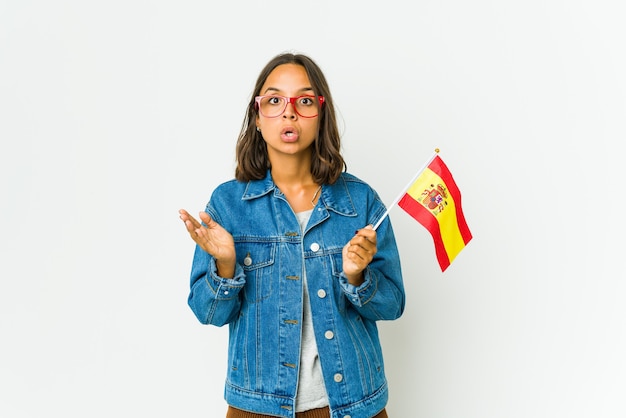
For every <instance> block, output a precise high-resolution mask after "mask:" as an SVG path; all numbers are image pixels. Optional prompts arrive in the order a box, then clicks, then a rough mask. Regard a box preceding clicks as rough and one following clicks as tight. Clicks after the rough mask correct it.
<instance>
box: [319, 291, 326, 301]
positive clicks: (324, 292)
mask: <svg viewBox="0 0 626 418" xmlns="http://www.w3.org/2000/svg"><path fill="white" fill-rule="evenodd" d="M317 297H319V298H320V299H324V298H325V297H326V291H325V290H324V289H320V290H318V291H317Z"/></svg>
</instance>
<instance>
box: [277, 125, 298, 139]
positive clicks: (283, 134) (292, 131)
mask: <svg viewBox="0 0 626 418" xmlns="http://www.w3.org/2000/svg"><path fill="white" fill-rule="evenodd" d="M299 137H300V134H299V133H298V131H297V130H296V128H293V127H291V126H286V127H284V128H283V129H282V130H281V131H280V139H282V140H283V141H284V142H296V141H297V140H298V138H299Z"/></svg>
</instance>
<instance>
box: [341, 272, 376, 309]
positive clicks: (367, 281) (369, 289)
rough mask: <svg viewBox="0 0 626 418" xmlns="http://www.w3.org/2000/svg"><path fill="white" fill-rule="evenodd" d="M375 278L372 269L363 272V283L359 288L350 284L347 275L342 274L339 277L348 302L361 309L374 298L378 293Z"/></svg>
mask: <svg viewBox="0 0 626 418" xmlns="http://www.w3.org/2000/svg"><path fill="white" fill-rule="evenodd" d="M375 280H376V279H375V277H374V276H373V275H372V273H371V271H370V268H369V267H367V268H366V269H365V270H363V283H361V284H360V285H358V286H355V285H353V284H350V282H348V278H347V277H346V275H345V274H344V273H343V272H341V274H340V275H339V285H340V287H341V290H343V293H344V294H345V295H346V297H347V298H348V300H349V301H350V302H351V303H352V304H353V305H355V306H358V307H361V306H363V305H364V304H366V303H367V302H368V301H369V300H370V299H372V298H373V297H374V293H376V283H375Z"/></svg>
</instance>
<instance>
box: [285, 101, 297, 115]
mask: <svg viewBox="0 0 626 418" xmlns="http://www.w3.org/2000/svg"><path fill="white" fill-rule="evenodd" d="M296 115H297V113H296V108H295V104H294V103H291V102H289V101H288V102H287V107H285V111H284V112H283V118H287V119H295V118H296V117H297V116H296Z"/></svg>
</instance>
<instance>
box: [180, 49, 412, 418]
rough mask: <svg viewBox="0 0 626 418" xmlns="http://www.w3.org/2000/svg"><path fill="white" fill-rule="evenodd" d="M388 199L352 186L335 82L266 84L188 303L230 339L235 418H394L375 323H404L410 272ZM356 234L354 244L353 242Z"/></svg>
mask: <svg viewBox="0 0 626 418" xmlns="http://www.w3.org/2000/svg"><path fill="white" fill-rule="evenodd" d="M384 212H385V207H384V204H383V202H381V200H380V198H379V197H378V195H377V193H376V192H375V191H374V190H373V189H372V188H371V187H370V186H368V185H367V184H366V183H365V182H363V181H361V180H359V179H358V178H356V177H355V176H353V175H350V174H348V173H347V172H345V163H344V159H343V157H342V156H341V153H340V137H339V131H338V127H337V121H336V118H335V109H334V104H333V100H332V96H331V94H330V90H329V88H328V84H327V82H326V79H325V77H324V75H323V73H322V71H321V70H320V68H319V67H318V66H317V65H316V63H315V62H314V61H313V60H311V59H310V58H309V57H307V56H305V55H300V54H281V55H278V56H276V57H274V58H273V59H272V60H271V61H270V62H269V63H268V64H267V65H266V66H265V68H264V69H263V70H262V71H261V73H260V75H259V77H258V79H257V82H256V86H255V88H254V92H253V95H252V97H251V100H250V103H249V105H248V109H247V113H246V116H245V118H244V121H243V124H242V128H241V133H240V136H239V140H238V142H237V168H236V171H235V179H234V180H231V181H228V182H226V183H224V184H222V185H220V186H219V187H217V188H216V189H215V191H214V192H213V194H212V196H211V198H210V200H209V203H208V204H207V206H206V210H205V211H204V212H201V213H200V215H199V219H195V218H194V217H192V216H191V215H190V214H189V213H188V212H187V211H185V210H182V209H181V210H180V218H181V219H182V220H183V222H184V223H185V226H186V228H187V231H188V232H189V234H190V236H191V238H192V239H193V240H194V241H195V242H196V250H195V254H194V259H193V265H192V269H191V290H190V294H189V299H188V303H189V306H190V308H191V309H192V311H193V312H194V314H195V315H196V317H197V318H198V320H199V321H200V322H201V323H203V324H213V325H216V326H223V325H225V324H228V325H229V345H228V371H227V377H226V387H225V399H226V402H227V403H228V405H229V409H228V413H227V418H262V417H298V418H300V417H301V418H304V417H309V418H322V417H332V418H340V417H341V418H372V417H377V418H379V417H387V414H386V412H385V409H384V408H385V405H386V403H387V399H388V388H387V381H386V378H385V372H384V365H383V356H382V349H381V345H380V341H379V338H378V331H377V325H376V322H377V321H379V320H393V319H396V318H398V317H400V315H402V312H403V310H404V303H405V294H404V285H403V282H402V273H401V268H400V258H399V255H398V250H397V247H396V242H395V238H394V234H393V230H392V227H391V223H390V221H389V218H386V219H385V220H384V221H383V222H382V223H381V225H380V226H379V228H377V230H376V231H375V230H373V228H372V225H374V224H376V222H377V221H378V220H379V219H380V218H381V216H382V215H383V214H384ZM355 231H356V232H355Z"/></svg>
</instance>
